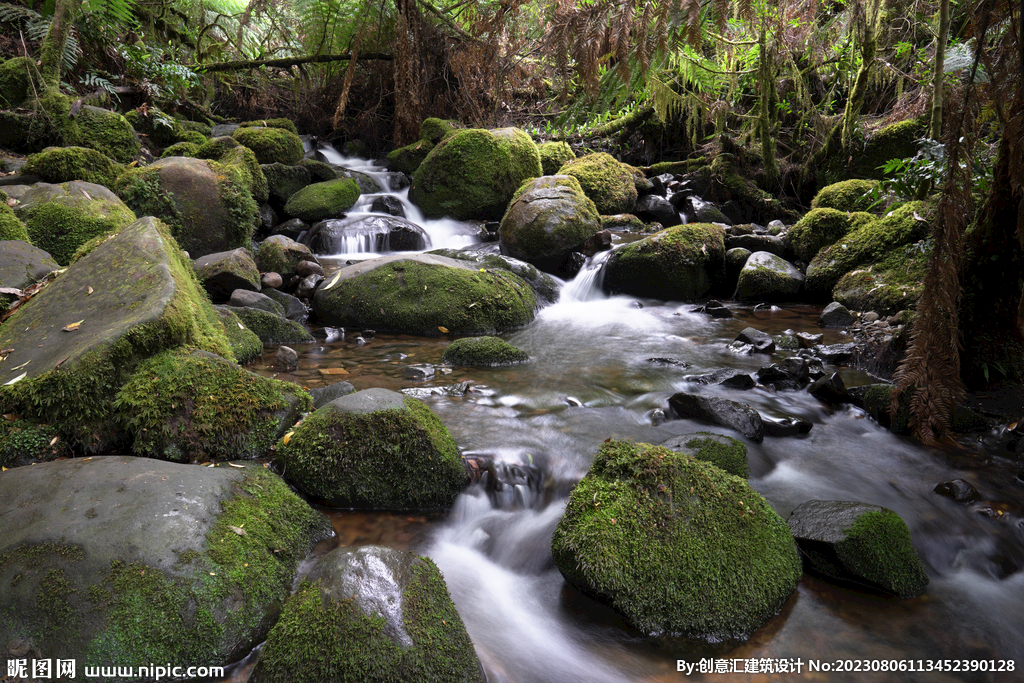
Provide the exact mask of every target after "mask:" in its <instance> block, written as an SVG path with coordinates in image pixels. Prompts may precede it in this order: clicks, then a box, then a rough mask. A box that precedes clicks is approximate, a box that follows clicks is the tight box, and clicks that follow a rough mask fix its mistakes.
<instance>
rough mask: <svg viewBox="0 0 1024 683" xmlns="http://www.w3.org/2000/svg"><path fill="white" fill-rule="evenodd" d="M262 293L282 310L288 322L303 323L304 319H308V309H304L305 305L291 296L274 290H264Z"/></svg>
mask: <svg viewBox="0 0 1024 683" xmlns="http://www.w3.org/2000/svg"><path fill="white" fill-rule="evenodd" d="M263 293H264V294H266V295H267V296H268V297H270V298H271V299H273V300H274V301H276V302H277V303H278V304H280V305H281V307H282V308H284V317H285V318H287V319H288V320H294V321H295V322H297V323H305V322H306V319H307V318H309V309H308V308H306V304H304V303H302V301H300V300H299V299H298V298H296V297H294V296H292V295H291V294H285V293H284V292H279V291H277V290H276V289H265V290H263Z"/></svg>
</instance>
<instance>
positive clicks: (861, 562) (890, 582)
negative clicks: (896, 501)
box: [836, 509, 928, 598]
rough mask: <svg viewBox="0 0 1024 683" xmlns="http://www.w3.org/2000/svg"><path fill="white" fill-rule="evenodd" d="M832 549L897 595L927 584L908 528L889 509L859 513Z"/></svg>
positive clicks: (854, 568)
mask: <svg viewBox="0 0 1024 683" xmlns="http://www.w3.org/2000/svg"><path fill="white" fill-rule="evenodd" d="M836 551H837V553H838V555H839V557H840V559H841V560H842V562H843V564H844V565H846V567H847V568H849V569H850V570H852V571H853V572H854V573H856V574H857V575H858V577H861V578H863V579H866V580H867V581H869V582H871V583H872V584H875V585H877V586H880V587H882V588H883V589H884V590H886V591H888V592H890V593H893V594H895V595H898V596H900V597H903V598H912V597H915V596H917V595H920V594H921V593H922V592H924V589H925V586H927V585H928V575H927V574H926V573H925V570H924V565H922V564H921V559H920V558H919V557H918V556H917V553H916V552H915V551H914V546H913V545H912V544H911V541H910V529H908V528H907V525H906V523H905V522H904V521H903V520H902V519H900V516H899V515H897V514H896V513H895V512H893V511H892V510H889V509H882V510H876V511H872V512H865V513H864V514H862V515H860V516H859V517H858V518H857V521H855V522H854V523H853V525H852V526H851V527H850V528H849V529H848V530H847V532H846V538H844V539H843V540H842V541H840V542H839V543H837V544H836Z"/></svg>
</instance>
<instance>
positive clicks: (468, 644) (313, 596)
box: [251, 546, 483, 683]
mask: <svg viewBox="0 0 1024 683" xmlns="http://www.w3.org/2000/svg"><path fill="white" fill-rule="evenodd" d="M251 680H252V683H276V682H277V681H284V680H287V681H292V682H293V683H392V682H394V681H417V682H420V683H480V682H482V681H483V676H482V671H481V668H480V663H479V661H478V660H477V657H476V653H475V652H474V650H473V643H472V641H471V640H470V638H469V634H467V633H466V627H465V626H464V625H463V623H462V619H461V618H460V617H459V613H458V611H456V609H455V605H454V603H453V602H452V599H451V596H450V595H449V594H448V589H447V587H446V586H445V583H444V577H443V576H441V572H440V571H439V570H438V568H437V566H436V565H435V564H434V563H433V562H432V561H431V560H430V559H428V558H426V557H420V556H418V555H414V554H412V553H404V552H401V551H399V550H393V549H391V548H384V547H380V546H363V547H360V548H338V549H337V550H334V551H332V552H330V553H328V554H327V555H325V556H324V558H323V559H322V560H320V561H319V562H318V563H317V564H316V566H314V567H313V569H312V570H311V571H310V573H309V576H307V577H306V579H305V580H304V581H303V583H302V585H301V586H300V587H299V590H298V591H297V592H296V593H295V595H293V596H292V597H291V598H290V599H289V600H288V603H287V604H286V605H285V609H284V612H283V614H282V615H281V620H280V621H279V622H278V624H277V626H275V627H274V628H273V629H272V630H271V632H270V635H269V636H268V638H267V644H266V645H265V646H264V648H263V650H262V651H261V652H260V658H259V661H258V662H257V664H256V668H255V670H254V671H253V675H252V679H251Z"/></svg>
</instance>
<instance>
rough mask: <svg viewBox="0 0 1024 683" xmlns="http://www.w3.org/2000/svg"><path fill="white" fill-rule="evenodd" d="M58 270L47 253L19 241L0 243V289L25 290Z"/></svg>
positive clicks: (57, 266)
mask: <svg viewBox="0 0 1024 683" xmlns="http://www.w3.org/2000/svg"><path fill="white" fill-rule="evenodd" d="M58 268H60V266H59V265H57V262H56V261H54V260H53V257H52V256H50V255H49V254H48V253H47V252H45V251H43V250H42V249H40V248H39V247H34V246H32V245H31V244H29V243H28V242H22V241H20V240H6V241H0V287H13V288H14V289H25V288H26V287H28V286H29V285H31V284H34V283H36V282H38V281H39V280H41V279H42V278H43V277H44V276H45V275H46V274H47V273H49V272H50V271H53V270H57V269H58Z"/></svg>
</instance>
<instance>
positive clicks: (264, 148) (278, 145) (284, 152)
mask: <svg viewBox="0 0 1024 683" xmlns="http://www.w3.org/2000/svg"><path fill="white" fill-rule="evenodd" d="M231 137H233V138H234V139H235V140H236V141H237V142H238V144H240V145H242V146H243V147H248V148H249V149H251V150H252V151H253V152H255V153H256V158H257V159H259V162H260V163H261V164H273V163H282V164H294V163H296V162H298V161H299V159H301V158H302V154H303V149H302V140H301V139H300V138H299V136H298V135H296V134H295V133H293V132H291V131H289V130H285V129H284V128H264V127H251V128H243V127H239V128H238V129H236V130H235V132H234V133H232V134H231Z"/></svg>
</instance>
